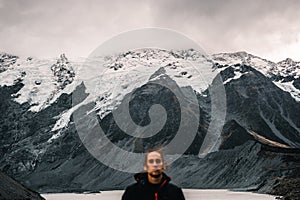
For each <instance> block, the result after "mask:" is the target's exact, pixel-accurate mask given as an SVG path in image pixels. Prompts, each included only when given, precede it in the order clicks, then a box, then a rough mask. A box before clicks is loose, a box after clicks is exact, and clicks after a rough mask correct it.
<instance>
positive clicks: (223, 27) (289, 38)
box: [0, 0, 300, 61]
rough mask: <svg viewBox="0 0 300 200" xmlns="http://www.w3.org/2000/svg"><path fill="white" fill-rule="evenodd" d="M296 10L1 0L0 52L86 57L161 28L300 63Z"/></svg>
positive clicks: (215, 3) (234, 4) (168, 1)
mask: <svg viewBox="0 0 300 200" xmlns="http://www.w3.org/2000/svg"><path fill="white" fill-rule="evenodd" d="M299 10H300V1H298V0H251V1H250V0H245V1H244V0H205V1H204V0H178V1H176V0H165V1H163V0H161V1H158V0H152V1H150V0H146V1H142V0H136V1H128V0H123V1H121V0H119V1H115V0H108V1H96V0H49V1H42V0H0V52H1V51H2V52H8V53H12V54H16V55H19V56H36V57H56V56H59V55H60V54H61V53H66V55H67V56H69V57H86V56H88V55H89V54H90V53H91V52H92V51H93V50H94V49H95V48H97V46H99V45H100V44H101V43H103V42H104V41H106V40H107V39H109V38H111V37H112V36H114V35H117V34H119V33H122V32H124V31H129V30H132V29H138V28H143V27H161V28H168V29H172V30H175V31H178V32H180V33H183V34H184V35H186V36H188V37H190V38H191V39H193V40H194V41H196V42H197V43H198V44H199V45H201V46H202V48H203V49H204V50H205V51H206V52H207V53H209V54H211V53H220V52H235V51H247V52H248V53H252V54H254V55H258V56H260V57H263V58H267V59H270V60H272V61H280V60H283V59H285V58H287V57H290V58H292V59H294V60H298V61H300V12H299Z"/></svg>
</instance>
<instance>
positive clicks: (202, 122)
mask: <svg viewBox="0 0 300 200" xmlns="http://www.w3.org/2000/svg"><path fill="white" fill-rule="evenodd" d="M5 55H6V56H1V58H2V60H1V65H0V66H1V68H0V69H1V70H2V72H1V73H0V94H1V96H0V111H1V113H3V114H2V115H1V116H0V122H1V123H0V133H1V137H0V144H1V145H0V147H1V150H0V152H1V155H2V156H1V158H0V169H1V170H2V171H4V172H5V173H7V174H8V175H10V176H12V177H14V178H15V179H16V180H18V181H20V182H21V183H22V184H24V185H26V186H30V188H33V189H35V190H36V191H39V192H68V191H77V192H81V191H95V190H105V189H123V188H124V187H125V186H127V185H128V184H130V183H131V182H132V181H133V179H132V178H131V177H132V174H131V173H127V172H121V171H118V170H114V169H112V168H110V167H107V166H105V165H104V164H102V163H101V162H99V161H98V160H97V159H95V158H94V157H93V156H92V155H91V154H90V153H89V151H90V149H87V148H86V146H84V145H83V142H82V140H81V139H82V138H81V137H82V135H81V131H82V130H87V131H86V132H85V134H87V135H89V134H91V135H93V133H97V132H99V127H98V126H97V124H99V125H100V127H101V129H102V130H103V132H104V133H105V137H107V138H108V139H109V140H110V141H111V142H113V144H115V145H116V146H118V147H121V148H123V149H125V150H127V151H129V152H135V153H139V152H143V151H144V150H146V149H148V148H150V147H152V146H165V145H167V144H169V143H171V142H172V141H173V140H174V138H176V136H177V134H176V133H177V132H179V130H186V131H185V132H183V133H184V134H183V138H182V139H181V140H182V141H185V140H186V139H188V138H192V141H191V145H189V148H187V149H186V150H185V151H184V152H185V154H184V155H183V156H182V157H180V158H179V159H178V160H176V161H175V162H174V163H172V164H171V166H170V169H169V170H168V171H167V172H168V173H169V174H170V175H172V176H173V177H174V178H173V180H174V181H175V183H177V184H178V185H180V186H183V187H189V188H243V189H248V190H255V191H260V192H274V191H275V194H276V191H279V190H278V188H277V189H276V186H278V183H281V184H282V185H284V184H285V183H286V182H281V180H286V179H288V180H291V178H294V179H295V178H297V174H299V173H298V172H299V168H298V167H297V166H299V165H298V164H299V146H300V135H299V127H300V121H299V118H298V117H297V113H298V111H299V109H300V107H299V105H300V104H299V101H298V98H297V95H296V93H295V92H297V90H296V89H295V88H296V87H295V86H294V85H293V84H295V82H297V80H298V77H297V76H298V75H297V73H298V69H299V68H298V64H297V62H294V61H291V60H286V61H283V62H279V63H273V62H270V61H267V60H264V59H261V58H259V57H257V56H253V55H251V54H248V53H246V52H238V53H232V54H215V55H212V56H211V57H208V56H205V55H201V54H199V53H198V52H196V51H194V50H192V49H189V50H181V51H165V50H153V49H139V50H135V51H131V52H124V53H121V54H116V55H112V56H108V57H104V58H88V59H86V60H84V61H82V60H79V61H76V62H72V61H69V60H68V59H67V58H66V56H65V55H61V56H60V57H59V58H57V59H50V60H39V59H37V58H25V59H23V58H18V57H16V56H12V55H8V54H5ZM11 60H13V61H12V62H11ZM99 63H100V64H99ZM295 63H296V64H295ZM283 66H285V67H283ZM287 68H289V69H290V70H291V71H286V69H287ZM218 74H219V75H218ZM280 77H283V79H284V80H283V79H282V78H280ZM286 77H292V78H293V79H291V80H290V79H288V78H286ZM282 85H286V86H287V85H289V88H290V89H291V88H293V87H292V86H294V87H295V88H294V90H293V91H292V90H289V89H288V87H283V86H282ZM223 90H224V91H223ZM216 91H217V93H215V92H216ZM223 92H224V93H223ZM224 94H226V95H224ZM193 97H195V99H194V100H192V101H191V99H193ZM157 104H159V105H161V106H162V107H163V108H164V110H165V112H163V113H160V112H158V110H156V112H152V114H153V115H152V114H148V111H149V110H151V108H152V107H151V106H152V105H157ZM124 108H128V112H129V114H130V116H127V117H130V118H131V119H132V121H133V122H134V124H138V125H140V126H141V127H145V126H148V127H151V126H150V125H151V123H153V122H152V121H151V119H152V118H151V117H153V118H154V119H155V118H157V117H161V119H162V120H161V122H157V124H154V125H155V126H153V127H154V128H157V127H160V126H161V127H160V128H161V129H158V130H157V132H158V133H157V134H156V135H154V136H152V137H145V138H136V137H134V136H132V135H128V132H127V131H128V130H133V132H135V131H137V130H139V131H140V130H144V131H145V132H143V133H147V129H141V128H140V127H138V128H136V127H135V126H133V125H132V124H133V123H132V122H131V121H129V120H127V118H126V116H125V118H121V119H123V120H119V121H118V119H117V118H115V114H118V113H125V111H126V109H125V110H124ZM159 110H161V109H159ZM126 112H127V111H126ZM150 113H151V112H150ZM155 114H156V115H155ZM157 115H158V116H157ZM95 116H96V117H95ZM182 116H185V117H183V118H182ZM124 119H125V120H124ZM182 119H185V120H186V121H183V122H184V123H181V122H182ZM164 120H165V123H163V122H164ZM193 122H197V124H198V125H199V126H198V127H197V128H196V129H195V127H193ZM221 123H223V125H224V126H222V127H221V128H220V127H219V126H218V124H221ZM78 124H79V125H78ZM124 129H125V131H124ZM219 129H220V137H219V138H217V139H218V140H217V141H216V142H214V143H211V144H208V146H207V147H209V154H208V155H207V156H205V157H204V158H201V157H200V158H199V156H198V153H199V152H200V151H201V146H202V145H205V144H207V143H206V138H207V136H210V135H211V133H214V130H219ZM126 130H127V131H126ZM212 130H213V131H212ZM193 131H195V135H193ZM216 132H217V131H216ZM192 136H193V137H192ZM217 136H218V135H217ZM90 142H96V141H90ZM100 144H101V143H100ZM177 146H178V148H177V150H178V152H181V150H182V149H181V146H184V145H183V144H182V145H177ZM108 147H109V146H108ZM102 148H103V149H102V151H100V152H105V153H103V155H101V156H102V157H101V158H103V159H104V161H105V160H106V161H108V162H119V163H120V160H123V161H126V157H122V156H121V155H118V154H116V153H115V152H114V151H113V150H111V149H110V148H107V147H106V146H103V147H102ZM130 166H131V167H132V168H134V169H135V170H142V166H140V165H138V163H131V165H130ZM273 189H274V190H273Z"/></svg>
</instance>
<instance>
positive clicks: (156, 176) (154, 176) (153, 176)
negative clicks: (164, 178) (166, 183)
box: [150, 173, 161, 178]
mask: <svg viewBox="0 0 300 200" xmlns="http://www.w3.org/2000/svg"><path fill="white" fill-rule="evenodd" d="M150 176H151V177H152V178H159V177H160V176H161V174H152V173H150Z"/></svg>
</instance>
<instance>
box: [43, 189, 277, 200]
mask: <svg viewBox="0 0 300 200" xmlns="http://www.w3.org/2000/svg"><path fill="white" fill-rule="evenodd" d="M123 192H124V191H123V190H116V191H103V192H101V193H97V194H72V193H63V194H42V196H43V197H44V198H45V199H46V200H120V199H121V197H122V194H123ZM183 193H184V196H185V198H186V200H274V199H275V196H270V195H265V194H255V193H250V192H232V191H228V190H192V189H183Z"/></svg>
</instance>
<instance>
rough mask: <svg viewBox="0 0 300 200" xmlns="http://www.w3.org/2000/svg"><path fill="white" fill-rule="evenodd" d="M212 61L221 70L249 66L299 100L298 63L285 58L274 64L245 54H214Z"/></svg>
mask: <svg viewBox="0 0 300 200" xmlns="http://www.w3.org/2000/svg"><path fill="white" fill-rule="evenodd" d="M212 60H213V61H214V62H215V64H216V65H217V66H219V65H220V66H222V67H221V68H226V67H228V66H232V65H235V64H244V65H248V66H251V67H253V68H255V69H256V70H257V71H259V72H261V73H262V74H264V75H265V76H266V77H268V78H270V79H271V80H272V81H273V83H274V84H276V85H277V86H278V87H280V88H281V89H282V90H284V91H287V92H289V93H290V94H291V95H292V97H293V98H295V99H296V100H297V101H299V100H300V99H299V98H300V85H299V81H300V79H299V76H300V62H295V61H293V60H292V59H290V58H287V59H285V60H283V61H280V62H278V63H274V62H271V61H268V60H266V59H263V58H260V57H258V56H254V55H252V54H249V53H247V52H236V53H220V54H214V55H212ZM220 66H219V67H218V68H220Z"/></svg>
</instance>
